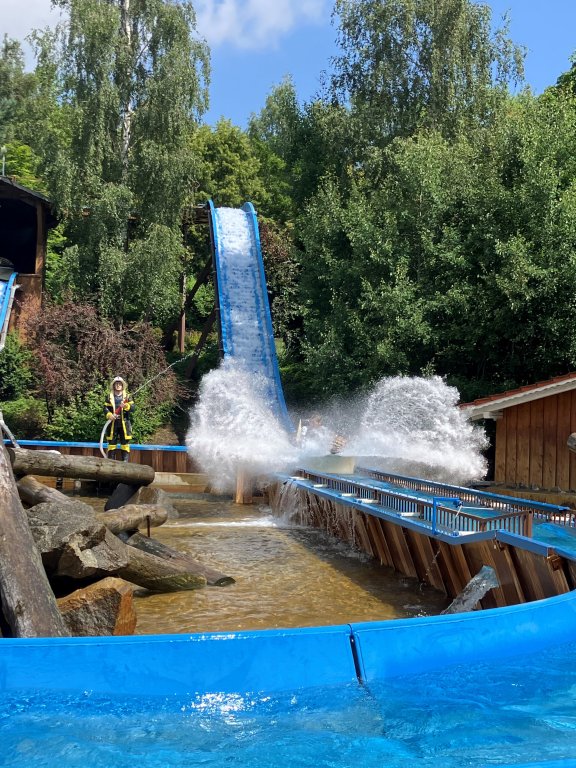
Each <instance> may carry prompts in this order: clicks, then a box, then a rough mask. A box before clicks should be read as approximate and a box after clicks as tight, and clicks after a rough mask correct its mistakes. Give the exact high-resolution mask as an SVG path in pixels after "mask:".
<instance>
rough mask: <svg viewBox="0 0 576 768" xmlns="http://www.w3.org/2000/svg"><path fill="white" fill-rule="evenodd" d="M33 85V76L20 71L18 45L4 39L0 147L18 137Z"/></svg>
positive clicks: (1, 46) (0, 51)
mask: <svg viewBox="0 0 576 768" xmlns="http://www.w3.org/2000/svg"><path fill="white" fill-rule="evenodd" d="M34 83H35V78H34V75H32V74H30V73H27V72H25V71H24V53H23V51H22V46H21V44H20V43H19V42H18V41H17V40H11V39H10V38H9V37H8V36H7V35H4V38H3V40H2V43H1V44H0V144H5V143H6V142H9V141H13V140H14V139H15V138H16V136H17V135H18V133H19V127H20V123H21V121H22V120H23V118H24V111H25V106H26V104H27V103H28V100H29V98H30V97H31V94H32V93H33V90H34Z"/></svg>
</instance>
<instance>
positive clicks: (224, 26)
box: [0, 0, 333, 58]
mask: <svg viewBox="0 0 576 768" xmlns="http://www.w3.org/2000/svg"><path fill="white" fill-rule="evenodd" d="M193 2H194V7H195V9H196V14H197V18H198V29H199V31H200V33H201V34H202V36H203V37H205V38H206V40H207V41H208V44H209V45H210V46H214V47H216V46H220V45H231V46H233V47H235V48H242V49H252V50H254V49H266V48H274V47H275V46H276V45H277V43H278V42H279V40H280V39H281V38H282V37H283V36H284V35H286V34H288V33H289V32H291V31H292V30H294V29H295V28H296V27H298V26H301V25H303V24H319V23H322V22H325V21H326V20H327V19H328V17H329V14H330V9H331V8H332V5H333V3H332V0H193ZM59 18H60V13H59V11H56V10H54V9H52V7H51V3H50V0H0V36H3V35H4V34H7V35H8V37H11V38H15V39H17V40H20V41H21V42H22V43H23V44H24V39H25V37H26V36H27V35H28V34H29V33H30V32H31V31H32V30H33V29H42V28H44V27H47V26H54V24H55V23H56V22H57V21H58V19H59ZM24 47H25V49H26V52H27V58H28V57H29V49H28V46H26V45H25V44H24Z"/></svg>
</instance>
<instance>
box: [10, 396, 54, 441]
mask: <svg viewBox="0 0 576 768" xmlns="http://www.w3.org/2000/svg"><path fill="white" fill-rule="evenodd" d="M0 411H2V414H3V416H4V421H5V422H6V425H7V427H8V428H9V429H10V431H11V432H12V434H13V435H14V437H15V438H16V440H38V439H41V438H44V437H45V434H44V428H45V426H46V422H47V415H46V405H45V403H44V401H43V400H37V399H35V398H33V397H20V398H18V399H17V400H10V401H7V402H0Z"/></svg>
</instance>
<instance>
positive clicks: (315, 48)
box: [0, 0, 576, 128]
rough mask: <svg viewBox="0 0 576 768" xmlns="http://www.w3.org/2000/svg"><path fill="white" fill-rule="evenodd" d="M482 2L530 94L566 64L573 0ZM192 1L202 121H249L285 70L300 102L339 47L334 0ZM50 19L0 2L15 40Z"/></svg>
mask: <svg viewBox="0 0 576 768" xmlns="http://www.w3.org/2000/svg"><path fill="white" fill-rule="evenodd" d="M484 1H485V2H486V4H487V5H489V6H490V7H491V8H492V10H493V16H494V19H495V20H499V19H500V18H501V16H502V14H503V13H505V12H506V11H508V13H509V16H510V32H511V37H512V39H513V40H514V42H516V43H518V44H520V45H524V46H525V47H526V48H527V56H526V63H525V66H526V79H527V82H528V84H529V85H530V86H531V87H532V89H533V91H534V92H535V93H541V92H542V91H543V90H544V88H546V87H547V86H548V85H553V84H554V83H555V82H556V79H557V78H558V76H559V75H560V74H561V73H562V72H565V71H566V70H567V69H569V68H570V56H571V55H572V53H574V52H575V51H576V0H484ZM23 6H24V7H25V8H26V11H25V13H24V14H23V13H22V8H23ZM194 6H195V8H196V10H197V14H198V22H199V29H200V31H201V33H202V34H203V35H204V36H205V37H206V39H207V40H208V43H209V45H210V48H211V55H212V82H211V87H210V101H211V104H210V110H209V112H208V114H207V115H206V121H207V122H209V123H211V124H214V123H215V122H216V121H217V120H218V118H219V117H221V116H224V117H227V118H229V119H230V120H232V122H233V123H235V124H236V125H239V126H241V127H243V128H244V127H246V125H247V121H248V119H249V117H250V115H251V114H252V113H254V112H256V113H257V112H259V110H260V109H261V108H262V107H263V105H264V102H265V100H266V97H267V95H268V94H269V93H270V91H271V90H272V89H273V87H274V86H275V85H277V84H278V83H280V82H281V81H282V79H283V78H284V77H285V76H286V75H290V76H291V77H292V79H293V81H294V83H295V86H296V90H297V93H298V95H299V97H300V100H301V101H307V100H309V99H311V98H313V96H314V94H315V93H316V92H317V91H318V88H319V84H320V74H321V72H322V71H323V70H325V69H327V68H328V67H329V61H330V57H331V56H333V55H334V54H335V53H336V47H335V37H336V30H335V28H334V27H333V26H332V24H331V9H332V6H333V2H332V0H196V1H195V2H194ZM55 18H56V15H55V14H54V13H51V12H50V0H2V2H1V4H0V32H2V33H4V32H6V33H7V34H8V35H9V36H11V37H16V38H17V39H20V40H23V39H24V36H25V35H26V34H27V33H28V32H29V31H30V30H31V29H33V28H34V27H43V26H45V25H46V24H49V23H51V21H52V20H53V19H55Z"/></svg>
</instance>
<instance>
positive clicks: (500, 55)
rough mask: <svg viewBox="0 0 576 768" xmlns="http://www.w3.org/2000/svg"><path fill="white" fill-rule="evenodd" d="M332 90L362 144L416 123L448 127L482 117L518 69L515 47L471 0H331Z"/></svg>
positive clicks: (407, 130) (408, 130)
mask: <svg viewBox="0 0 576 768" xmlns="http://www.w3.org/2000/svg"><path fill="white" fill-rule="evenodd" d="M334 15H335V18H337V19H339V34H338V42H339V45H340V47H341V49H342V53H341V54H340V55H339V56H337V57H335V59H334V62H333V63H334V70H335V71H334V76H333V78H332V92H333V94H334V96H335V98H337V100H338V101H339V102H340V103H344V104H349V105H350V107H351V109H352V112H353V114H354V115H355V117H356V131H357V135H358V137H359V138H361V139H363V141H364V142H365V143H366V144H370V143H372V142H376V143H377V144H381V143H382V141H389V140H391V139H392V138H393V137H394V136H408V135H410V134H412V133H413V132H414V131H416V130H417V129H418V128H428V129H433V130H438V131H440V132H441V133H442V134H445V135H454V134H455V133H456V132H457V131H458V130H459V129H460V128H461V127H465V126H474V125H478V124H485V123H486V121H487V120H489V119H490V117H491V115H492V114H493V112H494V108H495V106H497V105H498V103H499V102H500V101H501V99H502V97H505V96H506V93H507V88H506V86H507V84H508V83H509V82H510V81H511V80H512V81H519V80H521V78H522V76H523V67H522V58H523V54H522V51H521V50H520V49H519V48H518V47H517V46H514V45H513V44H512V43H511V42H510V40H509V39H508V37H507V27H506V25H505V26H504V27H503V28H502V29H500V30H499V31H497V32H496V33H495V34H492V32H491V29H490V18H491V14H490V9H489V8H488V6H486V5H477V4H476V3H472V2H470V0H336V4H335V8H334Z"/></svg>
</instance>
